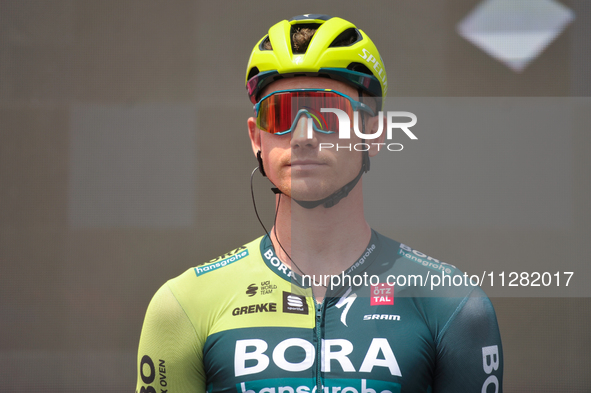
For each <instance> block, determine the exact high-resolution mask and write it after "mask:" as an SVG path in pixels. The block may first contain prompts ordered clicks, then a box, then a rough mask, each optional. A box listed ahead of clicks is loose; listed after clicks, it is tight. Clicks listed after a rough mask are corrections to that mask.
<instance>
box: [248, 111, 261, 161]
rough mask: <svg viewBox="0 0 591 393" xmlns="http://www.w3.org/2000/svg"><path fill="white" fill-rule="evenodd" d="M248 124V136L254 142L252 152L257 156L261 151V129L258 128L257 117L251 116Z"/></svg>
mask: <svg viewBox="0 0 591 393" xmlns="http://www.w3.org/2000/svg"><path fill="white" fill-rule="evenodd" d="M246 124H247V125H248V136H249V137H250V143H251V144H252V152H253V153H254V155H255V156H256V155H257V153H258V152H259V151H261V130H259V129H258V127H257V119H256V118H254V117H249V118H248V120H247V121H246Z"/></svg>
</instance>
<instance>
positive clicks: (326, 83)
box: [260, 76, 358, 98]
mask: <svg viewBox="0 0 591 393" xmlns="http://www.w3.org/2000/svg"><path fill="white" fill-rule="evenodd" d="M290 89H332V90H336V91H339V92H341V93H344V94H346V95H348V96H350V97H353V98H355V97H358V93H357V90H356V89H355V88H353V87H351V86H349V85H347V84H346V83H343V82H339V81H336V80H334V79H329V78H323V77H316V76H297V77H291V78H284V79H279V80H276V81H275V82H273V83H271V84H270V85H268V86H266V87H265V88H264V89H263V91H262V93H261V95H260V96H261V97H264V96H266V95H267V94H270V93H272V92H274V91H278V90H290Z"/></svg>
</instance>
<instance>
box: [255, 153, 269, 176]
mask: <svg viewBox="0 0 591 393" xmlns="http://www.w3.org/2000/svg"><path fill="white" fill-rule="evenodd" d="M257 161H258V162H259V171H260V172H261V175H263V176H265V177H267V174H266V173H265V168H264V167H263V158H262V157H261V151H260V150H259V151H257Z"/></svg>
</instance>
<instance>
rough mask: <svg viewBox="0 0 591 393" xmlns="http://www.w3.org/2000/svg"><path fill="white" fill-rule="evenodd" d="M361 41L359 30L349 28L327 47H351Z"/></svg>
mask: <svg viewBox="0 0 591 393" xmlns="http://www.w3.org/2000/svg"><path fill="white" fill-rule="evenodd" d="M361 39H362V37H361V33H360V32H359V30H357V29H355V28H353V27H351V28H350V29H347V30H345V31H343V32H342V33H341V34H339V35H338V36H337V38H335V39H334V41H333V42H332V43H331V44H330V45H329V46H328V47H329V48H335V47H340V46H351V45H353V44H354V43H356V42H357V41H361Z"/></svg>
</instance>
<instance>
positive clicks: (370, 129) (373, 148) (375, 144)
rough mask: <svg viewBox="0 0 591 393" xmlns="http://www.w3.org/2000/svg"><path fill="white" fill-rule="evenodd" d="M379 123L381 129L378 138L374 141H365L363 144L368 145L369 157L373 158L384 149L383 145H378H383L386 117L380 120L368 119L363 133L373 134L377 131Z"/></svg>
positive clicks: (378, 118)
mask: <svg viewBox="0 0 591 393" xmlns="http://www.w3.org/2000/svg"><path fill="white" fill-rule="evenodd" d="M380 122H381V128H382V133H381V134H380V136H379V137H377V138H376V139H366V140H365V143H367V144H369V146H370V148H369V151H368V153H369V156H370V157H375V156H376V155H377V154H378V152H379V151H380V150H381V149H382V148H383V147H384V146H383V145H379V143H384V141H385V140H386V124H388V123H387V122H386V116H382V117H381V118H380V117H379V116H374V117H370V118H369V119H368V120H367V122H366V123H365V128H366V130H365V132H366V133H368V134H375V133H376V132H378V129H379V128H380Z"/></svg>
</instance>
